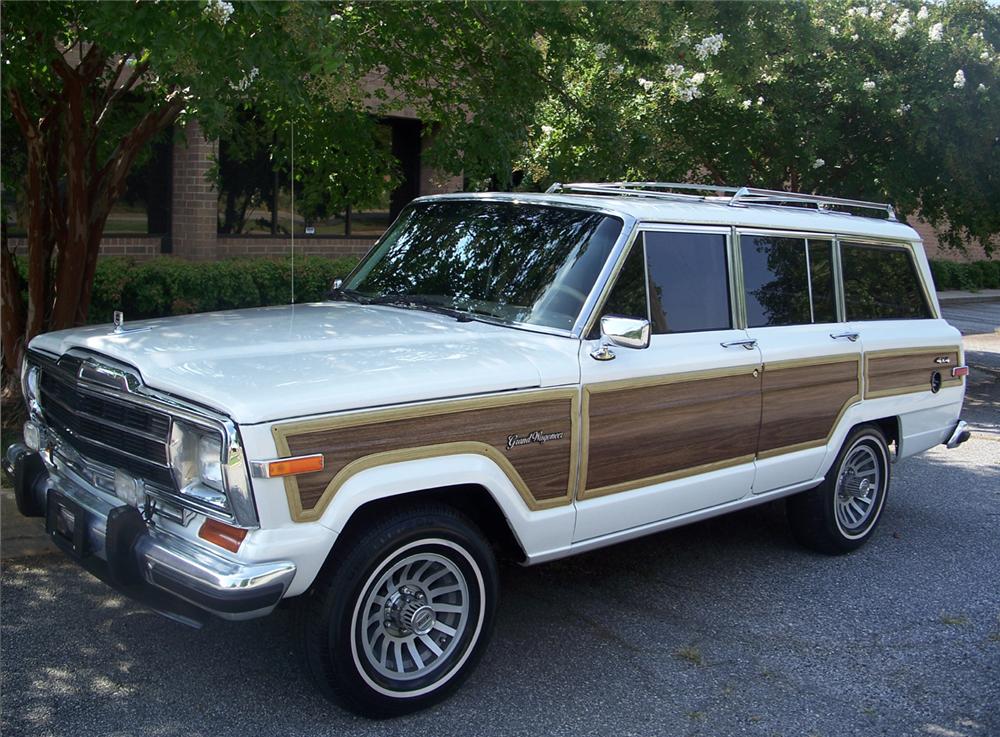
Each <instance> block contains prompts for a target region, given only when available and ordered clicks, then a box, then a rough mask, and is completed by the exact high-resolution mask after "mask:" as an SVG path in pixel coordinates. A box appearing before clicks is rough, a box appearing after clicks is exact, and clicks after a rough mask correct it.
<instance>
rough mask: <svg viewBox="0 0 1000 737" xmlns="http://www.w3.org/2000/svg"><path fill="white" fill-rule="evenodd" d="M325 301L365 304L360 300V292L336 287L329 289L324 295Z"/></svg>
mask: <svg viewBox="0 0 1000 737" xmlns="http://www.w3.org/2000/svg"><path fill="white" fill-rule="evenodd" d="M326 298H327V299H339V300H344V301H345V302H357V303H358V304H365V300H364V299H363V298H362V295H361V292H359V291H357V290H356V289H345V288H344V287H336V288H334V289H331V290H330V291H329V292H327V293H326Z"/></svg>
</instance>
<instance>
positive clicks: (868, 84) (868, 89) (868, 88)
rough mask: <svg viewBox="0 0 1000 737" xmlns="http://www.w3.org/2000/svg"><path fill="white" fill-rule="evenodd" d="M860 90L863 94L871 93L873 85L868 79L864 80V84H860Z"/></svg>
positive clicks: (873, 88)
mask: <svg viewBox="0 0 1000 737" xmlns="http://www.w3.org/2000/svg"><path fill="white" fill-rule="evenodd" d="M861 89H863V90H864V91H865V92H873V91H874V90H875V83H874V82H872V81H871V80H870V79H866V80H865V81H864V82H862V83H861Z"/></svg>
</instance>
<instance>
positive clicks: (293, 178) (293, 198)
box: [292, 122, 295, 305]
mask: <svg viewBox="0 0 1000 737" xmlns="http://www.w3.org/2000/svg"><path fill="white" fill-rule="evenodd" d="M292 304H293V305H294V304H295V123H294V122H292Z"/></svg>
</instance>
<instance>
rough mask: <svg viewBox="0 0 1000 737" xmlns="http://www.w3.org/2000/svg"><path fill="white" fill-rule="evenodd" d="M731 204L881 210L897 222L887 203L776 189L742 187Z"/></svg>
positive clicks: (730, 201)
mask: <svg viewBox="0 0 1000 737" xmlns="http://www.w3.org/2000/svg"><path fill="white" fill-rule="evenodd" d="M729 204H730V205H731V206H733V207H738V206H739V205H753V204H757V205H777V206H787V205H800V204H802V205H816V208H817V209H819V210H824V209H827V208H829V207H856V208H858V209H862V210H880V211H882V212H884V213H885V214H886V215H887V216H888V218H889V220H896V211H895V210H894V209H893V207H892V205H890V204H889V203H887V202H867V201H865V200H850V199H846V198H844V197H827V196H825V195H813V194H801V193H798V192H781V191H779V190H774V189H756V188H754V187H740V188H739V190H738V191H737V192H736V194H734V195H733V197H732V199H730V200H729Z"/></svg>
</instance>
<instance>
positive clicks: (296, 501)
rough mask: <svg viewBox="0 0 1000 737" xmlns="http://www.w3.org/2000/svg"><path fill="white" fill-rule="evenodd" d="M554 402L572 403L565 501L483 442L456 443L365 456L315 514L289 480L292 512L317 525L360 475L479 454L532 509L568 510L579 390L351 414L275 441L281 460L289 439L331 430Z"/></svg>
mask: <svg viewBox="0 0 1000 737" xmlns="http://www.w3.org/2000/svg"><path fill="white" fill-rule="evenodd" d="M554 399H568V400H570V437H569V441H570V459H569V469H568V471H567V478H568V482H567V487H566V493H565V494H564V495H562V496H558V497H553V498H550V499H535V497H534V496H533V495H532V493H531V489H530V488H529V486H528V484H527V483H525V481H524V479H523V477H522V476H521V474H520V473H518V471H517V469H516V468H514V466H513V464H512V463H511V462H510V460H509V459H508V458H507V457H506V456H504V455H503V453H501V452H500V451H499V450H497V449H496V448H494V447H493V446H492V445H490V444H488V443H484V442H479V441H468V440H465V441H457V442H453V443H438V444H435V445H427V446H414V447H411V448H401V449H398V450H390V451H384V452H380V453H372V454H370V455H366V456H361V457H360V458H356V459H355V460H353V461H351V462H350V463H348V464H347V465H345V466H344V467H343V468H341V469H340V470H339V471H338V472H337V474H336V475H335V476H334V477H333V479H331V481H330V483H329V484H327V486H326V488H325V489H324V490H323V493H322V495H321V496H320V498H319V500H317V502H316V504H315V505H314V506H313V507H312V508H310V509H303V508H302V500H301V496H300V494H299V486H298V480H297V479H296V477H294V476H287V477H285V479H284V482H285V496H286V497H287V500H288V509H289V512H290V514H291V517H292V520H293V521H295V522H311V521H315V520H317V519H319V518H320V517H322V515H323V512H324V511H325V510H326V508H327V506H329V504H330V502H331V501H332V500H333V498H334V496H335V495H336V493H337V491H339V490H340V488H341V487H342V486H343V485H344V484H345V483H346V482H347V480H348V479H350V478H351V477H352V476H354V475H355V474H358V473H360V472H362V471H366V470H368V469H371V468H376V467H378V466H384V465H388V464H390V463H402V462H404V461H412V460H421V459H425V458H438V457H442V456H448V455H457V454H478V455H484V456H486V457H488V458H490V459H491V460H492V461H494V462H495V463H496V464H497V466H499V468H500V469H501V470H502V471H503V472H504V474H505V475H506V476H507V478H508V479H509V480H510V482H511V484H512V485H513V486H514V488H515V489H517V491H518V494H519V495H520V496H521V498H522V499H523V500H524V503H525V504H526V505H527V506H528V508H529V509H532V510H539V509H550V508H552V507H558V506H562V505H565V504H569V503H570V502H571V501H572V498H573V491H574V489H575V485H576V473H575V471H576V467H577V458H578V447H579V446H578V443H577V438H578V437H579V418H580V394H579V392H578V391H577V390H576V389H541V390H532V391H526V392H519V393H517V394H511V395H496V396H491V397H481V398H474V399H459V400H447V401H443V402H430V403H427V404H420V405H414V406H411V407H400V408H393V409H384V410H367V411H362V412H351V413H349V414H343V415H333V416H330V417H324V418H319V419H314V420H303V421H300V422H290V423H285V424H278V425H274V426H273V427H272V428H271V434H272V436H273V437H274V444H275V446H276V449H277V451H278V455H279V457H287V456H289V455H291V450H290V449H289V447H288V438H289V437H292V436H295V435H302V434H306V433H313V432H322V431H326V430H339V429H343V428H349V427H362V426H366V425H372V424H378V423H382V422H391V421H396V420H409V419H418V418H423V417H435V416H439V415H452V414H459V413H465V412H473V411H475V410H479V409H495V408H498V407H511V406H517V405H522V404H535V403H538V402H546V401H551V400H554Z"/></svg>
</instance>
